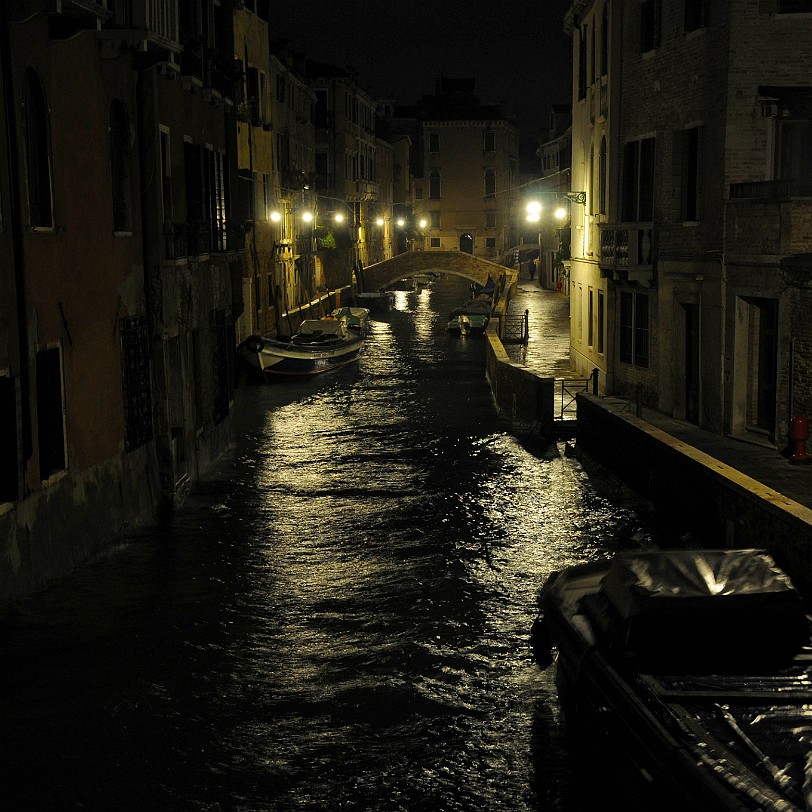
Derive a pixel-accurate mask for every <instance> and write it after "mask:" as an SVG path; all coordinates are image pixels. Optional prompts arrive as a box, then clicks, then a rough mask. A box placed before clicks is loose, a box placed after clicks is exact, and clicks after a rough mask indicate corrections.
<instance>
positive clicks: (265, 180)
mask: <svg viewBox="0 0 812 812" xmlns="http://www.w3.org/2000/svg"><path fill="white" fill-rule="evenodd" d="M262 211H263V213H264V215H265V220H266V222H267V221H268V220H270V219H271V176H270V175H269V174H268V173H267V172H263V173H262Z"/></svg>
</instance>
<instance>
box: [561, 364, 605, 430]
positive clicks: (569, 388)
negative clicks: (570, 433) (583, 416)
mask: <svg viewBox="0 0 812 812" xmlns="http://www.w3.org/2000/svg"><path fill="white" fill-rule="evenodd" d="M555 387H556V404H557V406H558V407H559V408H557V410H556V413H555V415H554V417H555V419H556V420H576V419H577V417H578V408H577V407H578V395H579V394H581V393H583V392H590V391H591V393H592V394H593V395H597V394H598V369H597V367H596V368H595V369H593V370H592V374H591V375H590V376H589V377H588V378H557V379H556V382H555Z"/></svg>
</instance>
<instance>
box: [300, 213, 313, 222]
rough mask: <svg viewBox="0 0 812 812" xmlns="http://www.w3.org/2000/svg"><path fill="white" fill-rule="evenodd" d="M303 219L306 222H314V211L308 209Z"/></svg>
mask: <svg viewBox="0 0 812 812" xmlns="http://www.w3.org/2000/svg"><path fill="white" fill-rule="evenodd" d="M302 220H304V221H305V222H306V223H310V222H312V220H313V212H312V211H306V212H305V213H304V214H303V215H302Z"/></svg>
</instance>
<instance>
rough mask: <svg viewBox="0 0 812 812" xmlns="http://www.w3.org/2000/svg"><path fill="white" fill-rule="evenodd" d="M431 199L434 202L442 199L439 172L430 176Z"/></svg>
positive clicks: (435, 171) (434, 172)
mask: <svg viewBox="0 0 812 812" xmlns="http://www.w3.org/2000/svg"><path fill="white" fill-rule="evenodd" d="M429 197H430V198H431V199H432V200H439V199H440V173H439V172H438V171H437V170H434V171H433V172H432V173H431V174H430V175H429Z"/></svg>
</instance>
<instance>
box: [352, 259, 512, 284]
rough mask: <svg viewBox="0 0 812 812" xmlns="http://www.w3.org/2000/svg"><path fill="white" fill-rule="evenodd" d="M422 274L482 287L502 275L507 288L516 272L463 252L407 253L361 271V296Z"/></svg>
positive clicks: (496, 280) (497, 279) (495, 280)
mask: <svg viewBox="0 0 812 812" xmlns="http://www.w3.org/2000/svg"><path fill="white" fill-rule="evenodd" d="M425 273H445V274H451V275H452V276H461V277H463V278H464V279H470V280H471V281H472V282H476V283H477V284H478V285H484V284H485V283H486V282H487V281H488V277H490V278H491V279H493V281H494V282H498V281H499V278H500V277H501V276H502V275H503V274H504V275H505V276H506V282H507V284H508V285H510V284H511V283H512V282H515V281H516V276H517V274H516V270H515V269H513V268H508V267H506V266H505V265H500V264H499V263H498V262H490V261H489V260H487V259H481V258H480V257H475V256H473V255H472V254H469V253H467V252H465V251H406V252H405V253H403V254H398V255H397V256H395V257H392V259H386V260H384V261H383V262H376V263H375V264H374V265H369V266H367V267H366V268H364V269H363V271H362V273H361V277H362V278H361V279H360V280H359V284H360V286H361V288H362V290H363V291H364V292H369V291H378V290H386V289H387V288H389V287H391V286H392V285H394V284H395V283H396V282H398V281H400V280H401V279H408V278H409V277H410V276H417V275H419V274H425Z"/></svg>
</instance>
